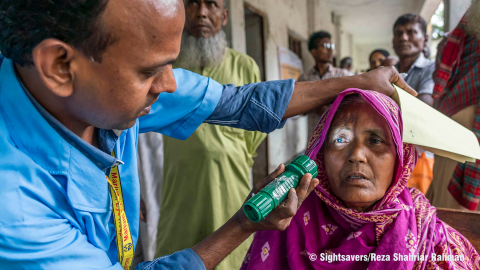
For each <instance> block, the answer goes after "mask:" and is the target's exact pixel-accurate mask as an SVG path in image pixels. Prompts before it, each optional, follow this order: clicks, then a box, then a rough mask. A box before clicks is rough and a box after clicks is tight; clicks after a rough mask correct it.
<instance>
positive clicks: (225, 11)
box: [222, 8, 230, 26]
mask: <svg viewBox="0 0 480 270" xmlns="http://www.w3.org/2000/svg"><path fill="white" fill-rule="evenodd" d="M229 16H230V11H229V10H228V8H224V9H223V14H222V17H223V19H222V26H225V25H227V22H228V17H229Z"/></svg>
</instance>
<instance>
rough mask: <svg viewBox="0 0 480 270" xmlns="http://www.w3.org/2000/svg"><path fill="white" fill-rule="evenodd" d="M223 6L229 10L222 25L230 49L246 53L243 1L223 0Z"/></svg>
mask: <svg viewBox="0 0 480 270" xmlns="http://www.w3.org/2000/svg"><path fill="white" fill-rule="evenodd" d="M225 6H226V7H227V8H228V9H229V11H230V19H229V20H228V23H227V25H226V26H225V27H224V31H225V33H226V35H227V40H228V43H229V45H230V47H231V48H232V49H234V50H237V51H239V52H243V53H247V38H246V36H245V11H244V1H243V0H225Z"/></svg>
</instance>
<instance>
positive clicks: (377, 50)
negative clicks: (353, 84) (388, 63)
mask: <svg viewBox="0 0 480 270" xmlns="http://www.w3.org/2000/svg"><path fill="white" fill-rule="evenodd" d="M377 52H378V53H381V54H383V55H384V56H385V57H389V56H390V53H388V51H386V50H384V49H376V50H374V51H373V52H371V53H370V56H369V57H368V61H369V62H370V58H372V55H373V54H374V53H377Z"/></svg>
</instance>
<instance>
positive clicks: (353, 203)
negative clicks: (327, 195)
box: [343, 198, 378, 212]
mask: <svg viewBox="0 0 480 270" xmlns="http://www.w3.org/2000/svg"><path fill="white" fill-rule="evenodd" d="M377 201H378V200H373V201H372V200H369V199H367V198H358V199H353V200H352V199H350V200H348V201H346V200H343V204H345V207H346V208H348V209H354V210H357V211H358V212H368V211H370V210H371V209H372V207H373V206H374V205H375V203H376V202H377Z"/></svg>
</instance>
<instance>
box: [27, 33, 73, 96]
mask: <svg viewBox="0 0 480 270" xmlns="http://www.w3.org/2000/svg"><path fill="white" fill-rule="evenodd" d="M76 54H77V51H76V50H75V49H74V48H73V47H72V46H70V45H68V44H66V43H65V42H62V41H60V40H58V39H52V38H50V39H45V40H43V41H42V42H40V44H38V45H37V46H36V47H35V48H34V49H33V52H32V58H33V62H34V64H35V67H36V68H37V70H38V73H39V74H40V77H41V78H42V80H43V83H44V84H45V85H46V86H47V88H48V89H50V91H52V92H53V93H54V94H55V95H58V96H60V97H68V96H70V95H71V94H72V93H73V78H74V74H73V72H72V70H71V61H72V59H74V57H75V56H76Z"/></svg>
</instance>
